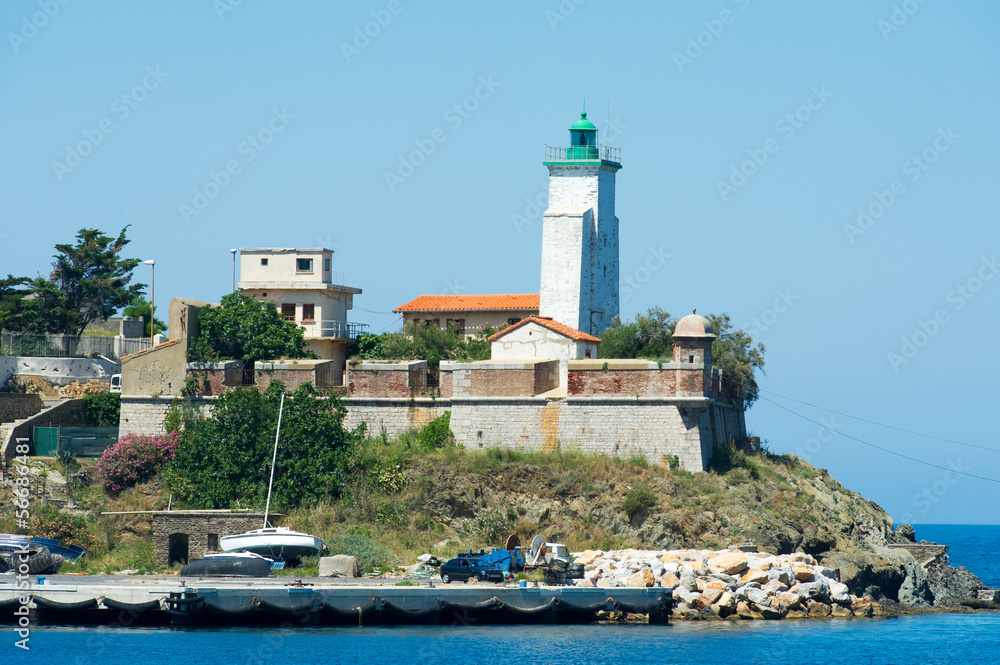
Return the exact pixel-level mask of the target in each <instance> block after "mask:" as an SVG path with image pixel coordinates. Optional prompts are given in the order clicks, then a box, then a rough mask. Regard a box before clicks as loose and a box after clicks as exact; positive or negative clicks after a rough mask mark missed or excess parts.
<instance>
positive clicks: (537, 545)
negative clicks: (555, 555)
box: [531, 536, 545, 561]
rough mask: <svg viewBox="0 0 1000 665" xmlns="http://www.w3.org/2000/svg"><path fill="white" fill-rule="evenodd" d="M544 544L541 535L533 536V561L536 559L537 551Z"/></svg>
mask: <svg viewBox="0 0 1000 665" xmlns="http://www.w3.org/2000/svg"><path fill="white" fill-rule="evenodd" d="M544 546H545V539H544V538H542V537H541V536H535V539H534V540H532V541H531V560H532V561H535V560H536V559H538V553H539V552H540V551H541V549H542V547H544Z"/></svg>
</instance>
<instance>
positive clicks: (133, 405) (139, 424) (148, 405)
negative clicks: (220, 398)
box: [118, 395, 211, 437]
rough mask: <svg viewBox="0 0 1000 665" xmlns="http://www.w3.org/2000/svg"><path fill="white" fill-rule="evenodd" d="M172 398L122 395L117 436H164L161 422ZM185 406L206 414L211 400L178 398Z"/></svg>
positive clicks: (165, 415)
mask: <svg viewBox="0 0 1000 665" xmlns="http://www.w3.org/2000/svg"><path fill="white" fill-rule="evenodd" d="M174 399H175V398H174V397H148V396H137V395H122V408H121V415H120V416H119V420H118V436H119V437H123V436H125V435H126V434H142V435H146V436H150V435H157V434H164V430H163V421H164V420H165V419H166V417H167V409H169V408H170V404H171V403H172V402H173V400H174ZM176 399H178V400H181V401H183V402H184V403H185V404H186V405H189V406H193V407H195V408H196V409H199V410H201V412H202V413H203V414H206V415H207V413H208V408H209V405H210V404H211V398H204V397H179V398H176Z"/></svg>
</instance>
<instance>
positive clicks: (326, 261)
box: [238, 247, 368, 372]
mask: <svg viewBox="0 0 1000 665" xmlns="http://www.w3.org/2000/svg"><path fill="white" fill-rule="evenodd" d="M335 268H336V266H335V265H334V264H333V250H332V249H326V248H324V247H310V248H277V247H249V248H243V249H241V250H240V281H239V284H238V286H239V289H240V290H241V291H243V292H244V293H246V294H248V295H252V296H253V297H255V298H257V299H258V300H267V301H270V302H273V303H274V304H275V305H276V306H277V307H278V311H279V312H281V315H282V317H283V318H284V319H285V320H286V321H289V322H292V323H296V324H298V325H300V326H302V328H304V329H305V340H306V345H307V347H308V348H309V349H311V350H312V351H315V352H316V354H317V355H319V357H320V358H324V359H329V360H335V361H337V367H338V368H339V371H341V372H342V371H343V369H344V359H345V358H346V355H347V350H348V348H349V347H350V346H351V345H352V344H354V342H355V340H357V337H358V335H359V334H361V333H363V332H367V331H368V326H367V324H363V323H353V322H350V321H348V320H347V312H348V311H349V310H351V309H352V308H353V307H354V296H355V295H357V294H360V293H361V289H359V288H357V287H355V286H353V285H349V284H346V283H344V282H346V281H347V280H345V279H344V278H343V276H342V275H343V273H340V272H339V271H337V270H335Z"/></svg>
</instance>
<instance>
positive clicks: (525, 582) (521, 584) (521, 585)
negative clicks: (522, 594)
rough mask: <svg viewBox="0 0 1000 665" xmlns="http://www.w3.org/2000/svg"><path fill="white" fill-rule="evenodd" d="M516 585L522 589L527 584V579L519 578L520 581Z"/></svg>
mask: <svg viewBox="0 0 1000 665" xmlns="http://www.w3.org/2000/svg"><path fill="white" fill-rule="evenodd" d="M518 586H520V587H521V588H522V589H523V588H524V587H526V586H528V580H521V583H520V584H519V585H518Z"/></svg>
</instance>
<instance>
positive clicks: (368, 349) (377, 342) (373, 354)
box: [351, 333, 385, 360]
mask: <svg viewBox="0 0 1000 665" xmlns="http://www.w3.org/2000/svg"><path fill="white" fill-rule="evenodd" d="M351 355H352V356H354V357H356V358H362V359H364V360H378V359H380V358H382V357H383V356H384V355H385V349H383V348H382V336H381V335H373V334H372V333H361V334H360V335H358V339H357V343H356V344H355V345H354V348H353V349H352V353H351Z"/></svg>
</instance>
